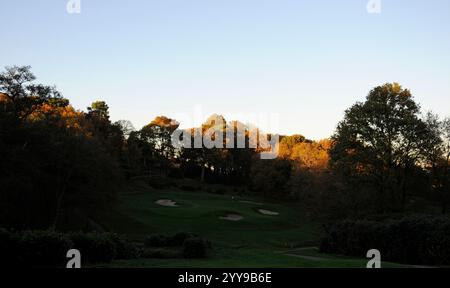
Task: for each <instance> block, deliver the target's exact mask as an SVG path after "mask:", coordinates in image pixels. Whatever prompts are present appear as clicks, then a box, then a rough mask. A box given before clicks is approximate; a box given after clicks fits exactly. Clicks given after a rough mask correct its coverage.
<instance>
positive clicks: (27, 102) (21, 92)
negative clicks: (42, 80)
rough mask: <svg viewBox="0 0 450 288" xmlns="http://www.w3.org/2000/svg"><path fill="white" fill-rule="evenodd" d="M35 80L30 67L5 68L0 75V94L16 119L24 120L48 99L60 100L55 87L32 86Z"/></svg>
mask: <svg viewBox="0 0 450 288" xmlns="http://www.w3.org/2000/svg"><path fill="white" fill-rule="evenodd" d="M35 79H36V77H35V76H34V74H33V73H31V67H30V66H12V67H6V68H5V72H3V73H1V74H0V93H1V94H3V95H2V98H6V99H7V101H8V102H9V103H10V104H11V105H9V106H10V108H11V112H12V113H13V114H14V116H15V118H17V119H25V118H26V117H28V115H30V114H31V113H33V111H34V109H35V107H36V106H37V105H39V104H42V103H44V102H45V101H46V100H48V99H52V98H61V94H60V93H59V92H58V91H57V90H56V88H55V87H51V86H45V85H42V84H34V83H33V81H34V80H35Z"/></svg>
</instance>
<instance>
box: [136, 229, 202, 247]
mask: <svg viewBox="0 0 450 288" xmlns="http://www.w3.org/2000/svg"><path fill="white" fill-rule="evenodd" d="M193 237H198V235H197V234H195V233H191V232H178V233H176V234H173V235H166V234H151V235H149V236H148V237H147V238H145V240H144V246H146V247H176V246H182V245H183V243H184V241H185V240H186V239H188V238H193Z"/></svg>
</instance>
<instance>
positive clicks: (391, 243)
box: [320, 216, 450, 265]
mask: <svg viewBox="0 0 450 288" xmlns="http://www.w3.org/2000/svg"><path fill="white" fill-rule="evenodd" d="M325 230H326V235H325V237H324V238H323V239H322V242H321V245H320V250H321V251H322V252H325V253H337V254H343V255H349V256H358V257H365V256H366V253H367V251H368V250H369V249H378V250H380V252H381V257H382V259H383V260H388V261H394V262H400V263H408V264H427V265H445V264H450V219H449V218H446V217H434V216H412V217H406V218H403V219H400V220H388V221H383V222H378V221H365V220H345V221H341V222H337V223H334V224H331V225H328V226H327V227H326V229H325Z"/></svg>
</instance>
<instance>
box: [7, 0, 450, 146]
mask: <svg viewBox="0 0 450 288" xmlns="http://www.w3.org/2000/svg"><path fill="white" fill-rule="evenodd" d="M67 2H68V1H67V0H40V1H33V0H0V19H1V25H0V35H1V36H2V37H1V39H2V40H1V45H0V70H3V67H4V66H11V65H31V66H32V67H33V72H34V73H35V74H36V76H37V77H38V81H40V82H43V83H45V84H55V85H56V86H57V88H58V89H59V90H60V91H61V92H62V93H63V94H64V96H65V97H67V98H69V99H70V101H71V103H72V104H73V105H74V106H75V107H76V108H78V109H83V110H85V109H86V107H87V106H88V105H89V104H90V103H91V102H92V101H95V100H105V101H106V102H107V103H108V105H109V106H110V114H111V118H112V120H119V119H127V120H130V121H131V122H132V123H133V124H134V126H135V127H136V128H140V127H142V126H143V125H145V124H147V123H149V122H150V121H151V120H152V119H153V118H154V117H156V116H158V115H166V116H169V117H175V118H177V120H179V121H181V122H182V124H184V126H191V125H198V124H199V122H200V121H201V120H204V119H206V117H207V116H208V115H210V114H213V113H217V114H222V115H224V116H225V118H226V119H227V120H234V119H231V118H235V116H237V117H239V119H238V120H241V121H243V122H246V121H247V120H252V119H246V117H247V118H251V116H253V115H268V116H270V115H272V114H273V115H279V116H278V118H279V123H278V125H276V124H273V125H264V123H263V124H261V125H259V126H261V127H262V128H263V129H265V130H267V131H268V132H278V133H281V134H294V133H300V134H303V135H305V136H306V137H308V138H312V139H320V138H325V137H328V136H330V135H331V134H332V132H333V131H334V128H335V126H336V124H337V123H338V121H339V120H341V119H342V117H343V113H344V110H345V109H346V108H348V107H349V106H351V105H352V104H353V103H355V102H356V101H362V100H364V97H365V96H366V95H367V93H368V92H369V90H370V89H371V88H373V87H374V86H377V85H380V84H383V83H386V82H399V83H400V84H402V85H403V86H404V87H406V88H409V89H410V90H411V91H412V93H413V95H414V96H415V99H416V100H417V102H419V103H420V104H421V106H422V109H423V111H424V112H425V111H427V110H433V111H434V112H436V113H438V114H439V115H441V116H443V117H444V116H450V1H448V0H428V1H426V0H381V4H382V6H381V13H380V14H370V13H368V12H367V10H366V5H367V2H368V0H308V1H300V0H146V1H144V0H141V1H139V0H134V1H125V0H81V13H80V14H69V13H67V11H66V3H67ZM199 105H200V106H201V111H202V115H203V116H202V117H203V118H204V119H201V118H202V117H200V118H199V117H198V116H197V117H195V119H194V123H186V122H187V120H186V121H184V123H183V119H180V118H183V117H181V116H180V115H181V114H185V115H188V116H192V117H194V115H197V114H198V110H199V107H200V106H199ZM196 111H197V112H196ZM249 115H250V116H249ZM192 117H191V118H192ZM252 121H253V120H252ZM256 124H257V125H258V124H260V123H256ZM273 130H274V131H273Z"/></svg>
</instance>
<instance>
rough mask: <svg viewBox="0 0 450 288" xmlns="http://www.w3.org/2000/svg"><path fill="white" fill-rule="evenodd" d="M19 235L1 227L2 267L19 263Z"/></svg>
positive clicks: (0, 248) (0, 251)
mask: <svg viewBox="0 0 450 288" xmlns="http://www.w3.org/2000/svg"><path fill="white" fill-rule="evenodd" d="M18 242H19V239H18V237H17V236H16V235H15V234H13V233H11V232H9V231H8V230H6V229H3V228H0V255H2V261H0V263H1V264H0V267H7V266H15V265H17V264H18V263H17V262H18V259H17V252H18Z"/></svg>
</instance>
